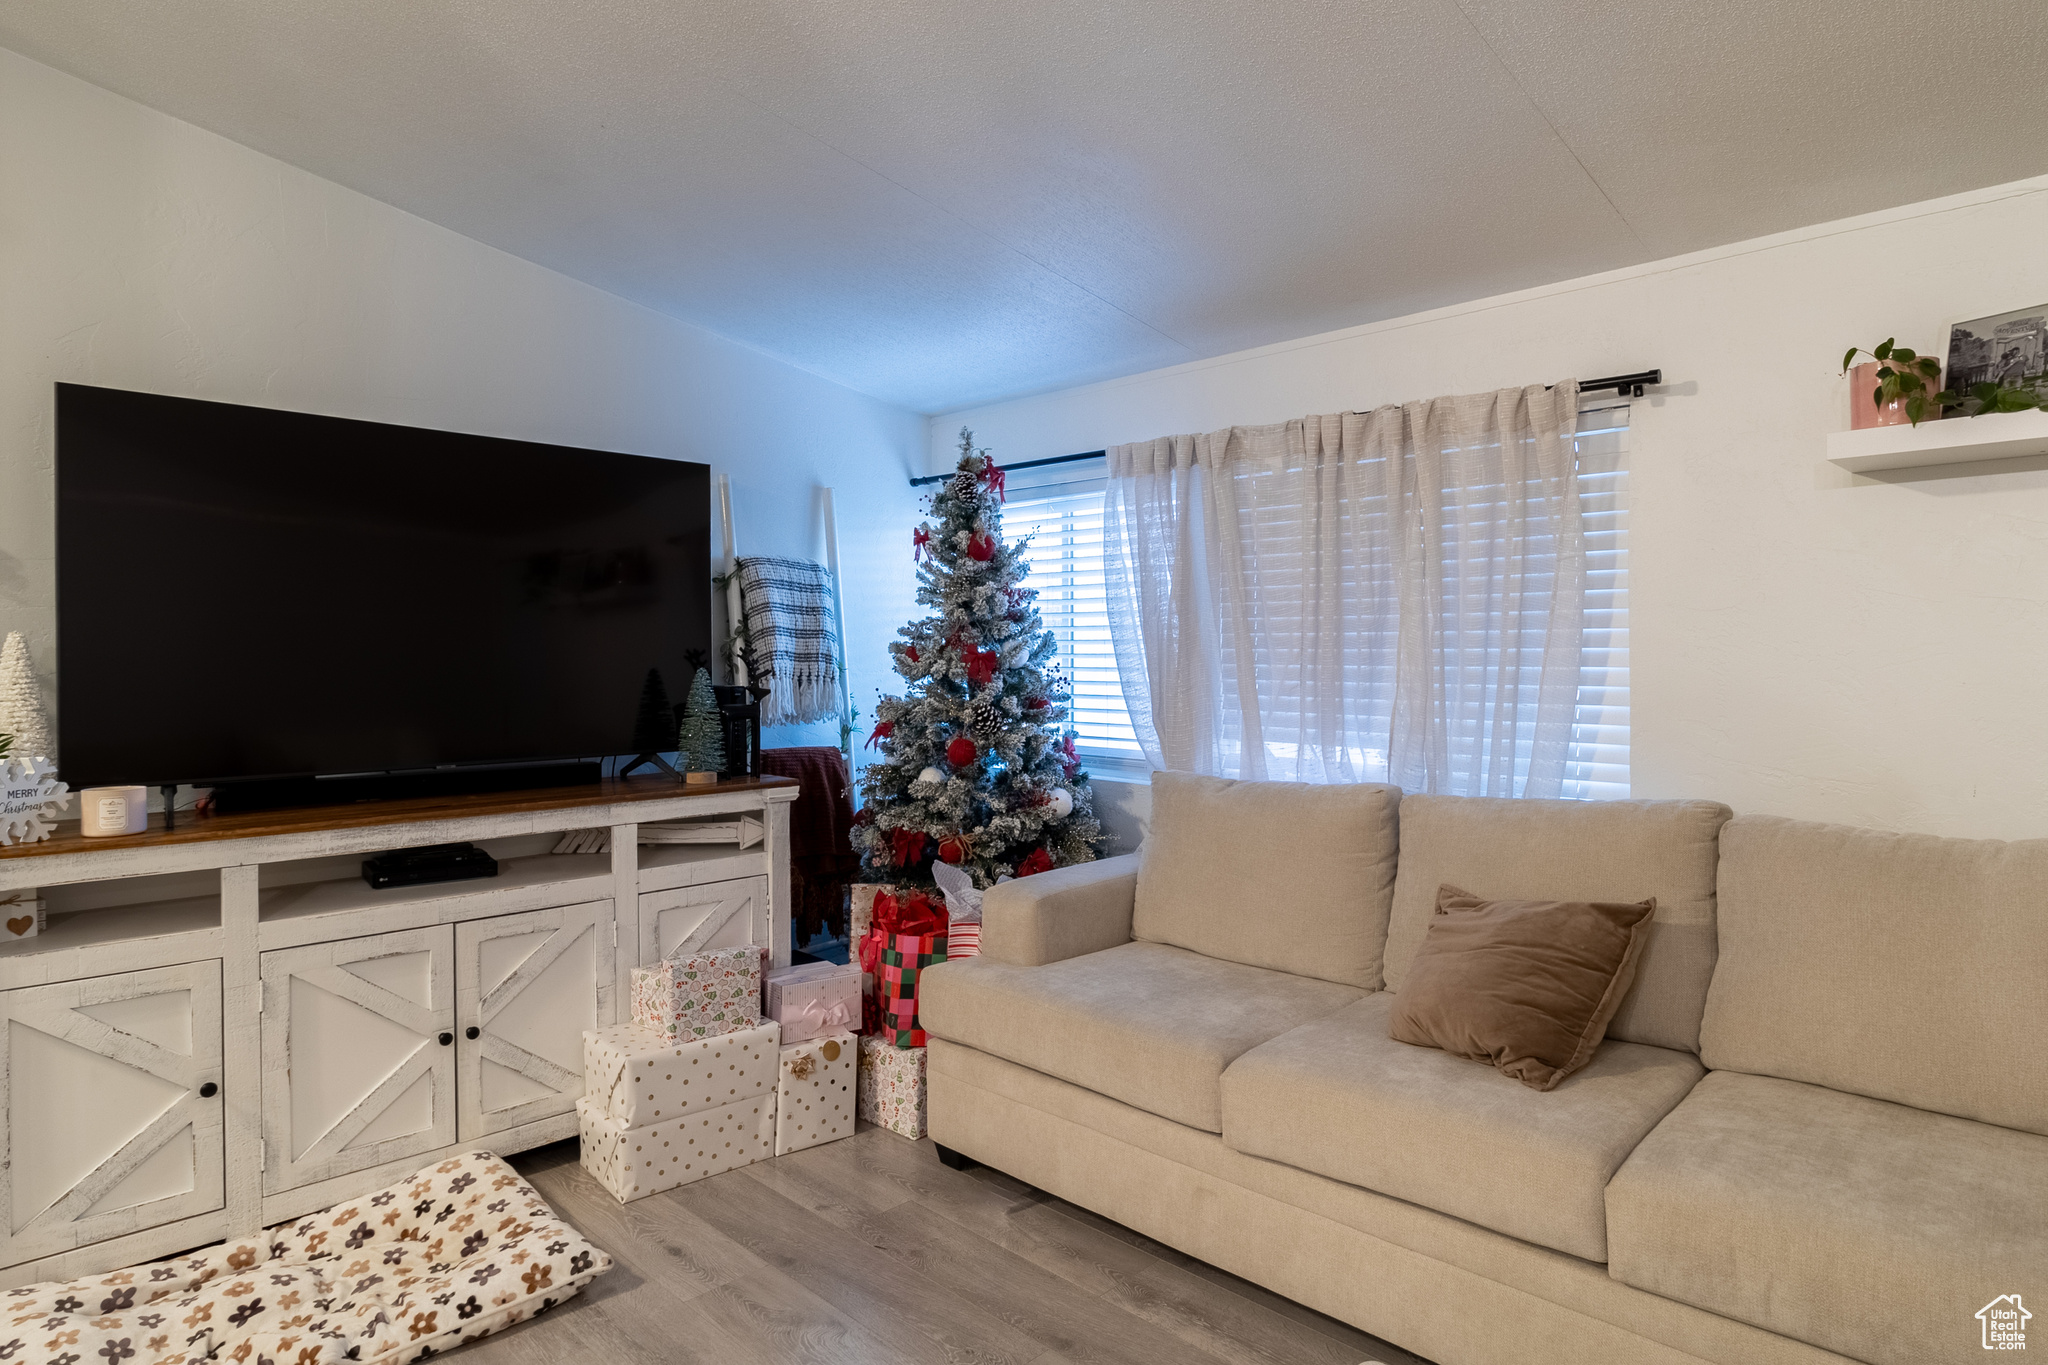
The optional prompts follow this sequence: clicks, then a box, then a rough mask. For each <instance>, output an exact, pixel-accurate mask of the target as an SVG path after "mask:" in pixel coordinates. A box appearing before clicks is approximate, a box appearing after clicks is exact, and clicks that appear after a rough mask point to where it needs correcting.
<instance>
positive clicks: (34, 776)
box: [0, 758, 71, 844]
mask: <svg viewBox="0 0 2048 1365" xmlns="http://www.w3.org/2000/svg"><path fill="white" fill-rule="evenodd" d="M56 774H57V765H56V764H54V763H52V762H50V760H49V759H47V758H7V759H0V844H12V843H24V844H33V843H36V842H38V841H39V840H43V839H47V838H49V837H50V832H51V829H50V826H51V822H53V821H54V820H56V818H57V812H58V811H60V810H62V809H63V808H64V807H66V806H68V805H70V804H71V796H70V789H69V788H68V787H66V786H65V785H64V784H63V783H62V782H59V781H58V780H57V777H56Z"/></svg>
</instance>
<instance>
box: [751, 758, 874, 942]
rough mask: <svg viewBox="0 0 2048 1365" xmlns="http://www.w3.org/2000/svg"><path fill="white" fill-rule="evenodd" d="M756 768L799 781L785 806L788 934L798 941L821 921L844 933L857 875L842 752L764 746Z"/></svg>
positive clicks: (808, 937) (857, 859) (807, 937)
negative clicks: (849, 897)
mask: <svg viewBox="0 0 2048 1365" xmlns="http://www.w3.org/2000/svg"><path fill="white" fill-rule="evenodd" d="M761 771H762V772H764V773H772V774H774V775H775V776H777V777H793V778H795V779H796V780H797V782H798V783H799V784H801V785H800V788H799V790H798V792H797V798H796V801H795V802H794V803H793V804H792V805H791V807H790V812H789V873H790V896H791V900H792V901H793V902H794V905H793V906H792V911H791V924H790V928H791V938H792V940H793V941H794V942H795V943H796V944H797V945H798V946H802V945H803V944H805V943H808V942H810V941H811V940H812V939H813V938H815V937H817V933H818V930H819V929H821V928H823V927H825V926H826V925H830V926H831V927H832V932H833V933H835V934H837V935H839V936H840V937H842V938H844V937H845V936H846V895H847V889H848V888H849V887H851V886H852V885H853V883H854V880H855V879H856V878H857V877H858V876H859V875H860V855H859V854H857V853H855V852H854V851H853V840H852V838H851V835H852V832H853V797H852V793H851V791H850V790H849V788H850V787H851V786H852V782H851V779H850V778H849V777H848V776H847V772H846V757H845V755H843V754H841V753H840V752H839V750H837V749H828V748H825V747H823V746H817V747H812V748H802V749H763V750H762V751H761Z"/></svg>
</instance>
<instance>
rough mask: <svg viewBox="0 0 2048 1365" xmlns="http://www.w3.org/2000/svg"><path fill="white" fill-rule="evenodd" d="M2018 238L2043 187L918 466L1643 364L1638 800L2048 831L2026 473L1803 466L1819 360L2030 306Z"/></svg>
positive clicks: (2044, 270) (1832, 419) (1594, 287)
mask: <svg viewBox="0 0 2048 1365" xmlns="http://www.w3.org/2000/svg"><path fill="white" fill-rule="evenodd" d="M2044 242H2048V179H2043V180H2036V181H2028V182H2025V183H2023V184H2018V185H2011V186H2005V187H2002V188H2000V189H1996V190H1991V191H1984V192H1980V193H1977V194H1973V195H1965V196H1958V197H1956V198H1953V199H1947V200H1941V201H1937V202H1933V203H1928V204H1921V205H1916V206H1912V207H1910V208H1907V209H1903V210H1897V211H1893V212H1889V213H1885V214H1879V215H1872V216H1869V217H1866V218H1861V219H1856V220H1851V221H1847V222H1842V223H1834V224H1828V225H1825V226H1822V227H1818V228H1813V229H1808V230H1804V231H1801V232H1796V233H1787V234H1783V235H1781V236H1778V237H1773V238H1768V239H1763V240H1759V241H1755V242H1748V243H1743V244H1741V245H1738V246H1735V247H1730V248H1724V249H1721V250H1717V251H1713V252H1706V253H1701V254H1698V255H1695V256H1688V257H1682V258H1678V259H1675V260H1671V261H1664V262H1658V263H1655V264H1652V265H1649V266H1644V267H1639V268H1636V269H1632V270H1628V271H1622V272H1616V273H1614V274H1611V275H1604V276H1598V277H1594V278H1590V279H1585V280H1578V281H1573V282H1570V283H1566V284H1562V285H1557V286H1553V287H1549V288H1545V289H1540V290H1532V291H1528V292H1525V293H1521V294H1515V295H1509V296H1504V297H1500V298H1494V299H1486V300H1481V301H1479V302H1477V303H1473V304H1468V305H1464V306H1461V307H1457V308H1451V309H1445V310H1440V311H1438V312H1434V313H1428V314H1421V315H1417V316H1415V317H1410V318H1402V319H1397V320H1394V321H1391V322H1386V323H1380V324H1376V325H1373V326H1370V327H1364V328H1358V329H1355V330H1351V331H1346V332H1338V333H1330V334H1327V335H1323V336H1317V337H1310V338H1307V339H1305V340H1302V341H1299V342H1294V343H1290V344H1286V345H1281V346H1272V347H1266V348H1263V349H1260V350H1255V351H1246V352H1241V353H1239V354H1236V355H1231V356H1225V357H1222V358H1220V359H1217V360H1213V361H1204V362H1198V363H1194V364H1189V365H1182V366H1177V367H1175V368H1172V369H1167V370H1159V371H1155V372H1152V373H1150V374H1144V375H1139V376H1135V377H1133V378H1129V379H1122V380H1115V381H1111V382H1108V383H1104V384H1096V385H1092V386H1089V387H1087V388H1080V389H1071V390H1067V391H1065V392H1060V393H1053V394H1046V395H1042V396H1039V397H1034V398H1027V399H1022V400H1018V401H1015V402H1010V403H1004V404H999V405H995V406H990V407H985V408H979V409H973V410H969V411H965V412H956V413H948V414H946V415H944V416H941V417H935V418H933V419H932V421H931V423H930V431H929V441H930V450H929V454H928V459H929V460H930V461H931V462H932V467H933V468H937V467H940V466H941V463H942V462H943V461H945V460H946V458H947V455H948V451H949V449H950V447H951V444H952V442H953V439H954V433H955V432H956V431H957V430H958V429H959V427H960V425H961V424H962V423H963V422H965V423H967V424H968V425H971V426H972V427H973V428H974V429H975V435H976V443H977V444H979V445H986V446H989V447H990V448H992V449H993V450H994V452H995V454H996V456H997V458H998V459H1000V460H1004V461H1011V460H1027V459H1033V458H1039V457H1043V456H1047V455H1056V454H1065V453H1067V452H1070V451H1078V450H1094V449H1099V448H1101V447H1104V446H1108V445H1112V444H1116V443H1119V442H1124V441H1132V440H1139V439H1143V438H1147V437H1152V436H1161V435H1167V434H1169V433H1175V432H1189V431H1207V430H1213V429H1216V428H1219V427H1225V426H1230V425H1235V424H1241V423H1258V422H1272V421H1280V420H1284V419H1287V418H1290V417H1296V416H1301V415H1304V414H1308V413H1321V412H1333V411H1342V410H1345V409H1353V408H1368V407H1372V406H1374V405H1377V404H1380V403H1387V402H1396V401H1400V400H1404V399H1411V398H1423V397H1429V396H1432V395H1436V394H1445V393H1465V392H1473V391H1479V390H1485V389H1490V388H1495V387H1500V386H1506V385H1521V384H1528V383H1538V382H1548V381H1551V380H1554V379H1559V378H1563V377H1565V376H1570V375H1577V376H1592V375H1596V374H1615V373H1623V372H1626V371H1630V370H1636V369H1643V368H1647V367H1651V366H1660V367H1662V369H1663V371H1664V375H1665V378H1666V380H1667V381H1668V383H1669V387H1668V389H1667V390H1666V391H1665V393H1664V394H1663V395H1662V396H1656V397H1652V398H1648V399H1645V400H1639V401H1638V402H1637V403H1636V404H1635V407H1634V412H1633V416H1632V425H1633V434H1632V436H1631V445H1632V455H1631V473H1630V478H1631V481H1632V483H1633V505H1632V508H1631V513H1630V530H1629V535H1630V559H1631V571H1632V581H1631V584H1630V595H1631V610H1632V622H1631V624H1632V639H1631V645H1632V650H1633V653H1632V658H1631V668H1632V678H1631V681H1632V684H1633V696H1632V699H1631V702H1632V716H1631V719H1632V723H1633V768H1634V771H1633V783H1634V792H1635V794H1636V795H1638V796H1643V797H1668V796H1694V797H1712V798H1717V799H1719V800H1722V801H1726V802H1728V803H1729V804H1730V805H1732V806H1734V807H1735V808H1736V809H1737V810H1738V811H1763V812H1772V813H1777V814H1783V815H1791V816H1799V817H1804V818H1811V819H1822V820H1836V821H1842V822H1845V823H1851V824H1860V825H1874V826H1881V827H1889V828H1894V829H1904V830H1920V831H1927V832H1931V833H1937V834H1950V835H1968V836H1987V837H1999V838H2017V837H2028V836H2035V835H2041V834H2048V687H2044V682H2043V680H2044V678H2048V460H2037V461H2032V462H2029V463H2027V464H2023V465H2017V466H2008V467H2005V468H2000V469H1996V470H1987V469H1984V468H1981V467H1979V468H1971V469H1964V470H1960V471H1958V472H1956V473H1955V474H1953V475H1952V476H1949V477H1941V478H1931V477H1917V478H1910V479H1898V478H1896V477H1892V476H1888V477H1887V480H1886V481H1879V480H1875V479H1867V478H1858V477H1854V476H1851V475H1848V474H1845V473H1843V472H1841V471H1840V470H1838V469H1836V468H1835V467H1834V466H1832V465H1830V464H1828V463H1826V460H1825V450H1824V438H1825V436H1826V434H1827V433H1828V432H1830V431H1835V430H1839V429H1841V428H1844V427H1846V426H1847V425H1848V406H1847V404H1848V387H1847V381H1846V380H1843V379H1840V378H1838V376H1837V365H1838V364H1839V362H1840V360H1841V356H1842V352H1843V351H1844V350H1845V349H1847V348H1848V347H1849V346H1850V345H1851V344H1859V345H1863V346H1871V345H1874V344H1876V343H1877V342H1879V341H1881V340H1883V339H1884V338H1885V337H1887V336H1891V335H1894V334H1896V335H1897V336H1898V338H1899V339H1900V341H1901V342H1903V343H1905V344H1908V345H1912V346H1915V347H1916V348H1919V349H1923V350H1929V349H1939V348H1940V347H1941V346H1943V345H1944V342H1945V337H1946V330H1945V329H1946V324H1947V323H1949V322H1950V321H1954V320H1957V319H1963V318H1971V317H1981V316H1984V315H1986V314H1990V313H1997V312H2003V311H2006V310H2008V309H2011V308H2017V307H2025V306H2029V305H2032V304H2037V303H2041V302H2043V301H2044V300H2048V252H2044V251H2043V250H2042V244H2043V243H2044ZM1360 249H1361V250H1366V249H1369V244H1368V243H1361V244H1360ZM1114 799H1115V800H1117V801H1118V802H1120V803H1121V804H1122V806H1123V814H1122V818H1123V819H1124V820H1125V822H1126V823H1129V822H1131V821H1135V820H1138V819H1141V818H1142V816H1143V814H1144V811H1143V802H1142V799H1137V800H1135V801H1134V800H1133V799H1132V798H1130V797H1129V796H1128V795H1127V794H1122V793H1119V794H1116V795H1115V797H1114Z"/></svg>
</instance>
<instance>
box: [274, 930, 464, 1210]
mask: <svg viewBox="0 0 2048 1365" xmlns="http://www.w3.org/2000/svg"><path fill="white" fill-rule="evenodd" d="M454 960H455V930H454V927H453V926H451V925H446V924H440V925H434V926H432V927H430V928H424V929H402V930H400V931H398V932H397V933H391V934H373V935H370V936H369V937H366V938H353V939H343V940H341V941H340V942H336V943H312V944H308V945H306V946H305V947H302V948H280V949H277V950H275V951H273V952H268V953H265V954H263V957H262V970H263V1189H264V1192H265V1193H266V1194H276V1193H279V1192H281V1191H284V1190H290V1189H296V1188H297V1187H298V1186H300V1185H307V1184H311V1183H312V1182H314V1181H316V1180H326V1179H329V1178H330V1177H333V1176H339V1175H347V1174H349V1173H351V1172H353V1171H360V1170H366V1169H368V1168H370V1167H372V1166H381V1165H383V1164H384V1163H385V1162H387V1161H396V1160H398V1159H400V1158H402V1157H409V1156H415V1155H420V1154H424V1153H427V1152H431V1151H434V1150H435V1149H437V1148H441V1147H446V1146H449V1145H450V1144H452V1143H453V1142H454V1141H455V1048H454V1047H453V1044H454V1041H455V1033H454V1028H455V989H454V986H455V982H454V977H455V973H454Z"/></svg>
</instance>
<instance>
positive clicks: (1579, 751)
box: [1564, 403, 1629, 801]
mask: <svg viewBox="0 0 2048 1365" xmlns="http://www.w3.org/2000/svg"><path fill="white" fill-rule="evenodd" d="M1577 447H1578V475H1579V478H1578V483H1579V517H1580V521H1581V522H1582V524H1583V526H1584V529H1585V539H1586V624H1585V630H1584V631H1583V632H1582V634H1581V637H1580V639H1581V643H1580V647H1579V696H1578V706H1577V709H1576V714H1575V715H1574V716H1573V720H1572V739H1571V749H1570V751H1569V753H1568V755H1567V757H1566V759H1565V777H1564V795H1565V796H1567V797H1576V798H1578V799H1580V800H1587V801H1607V800H1620V799H1622V798H1625V797H1627V796H1628V794H1629V752H1628V746H1629V733H1628V717H1629V698H1628V458H1627V457H1628V405H1627V404H1625V403H1622V404H1615V405H1612V406H1608V407H1600V408H1585V409H1582V410H1581V411H1580V413H1579V435H1578V441H1577Z"/></svg>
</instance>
